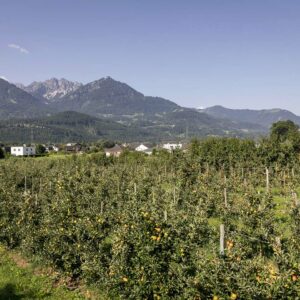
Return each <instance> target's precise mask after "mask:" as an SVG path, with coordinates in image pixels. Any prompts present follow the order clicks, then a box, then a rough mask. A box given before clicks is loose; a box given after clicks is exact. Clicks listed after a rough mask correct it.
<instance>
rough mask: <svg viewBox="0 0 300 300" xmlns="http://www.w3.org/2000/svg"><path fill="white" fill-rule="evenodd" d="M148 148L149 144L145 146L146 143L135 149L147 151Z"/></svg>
mask: <svg viewBox="0 0 300 300" xmlns="http://www.w3.org/2000/svg"><path fill="white" fill-rule="evenodd" d="M148 149H149V148H148V147H147V146H145V145H144V144H141V145H139V146H137V147H136V148H135V151H140V152H145V151H146V150H148Z"/></svg>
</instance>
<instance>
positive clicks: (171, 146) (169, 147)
mask: <svg viewBox="0 0 300 300" xmlns="http://www.w3.org/2000/svg"><path fill="white" fill-rule="evenodd" d="M162 147H163V149H166V150H168V151H172V150H175V149H181V148H182V144H170V143H168V144H163V146H162Z"/></svg>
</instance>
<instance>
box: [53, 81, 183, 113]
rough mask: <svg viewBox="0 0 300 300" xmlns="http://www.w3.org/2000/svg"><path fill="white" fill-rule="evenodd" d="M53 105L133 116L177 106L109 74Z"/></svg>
mask: <svg viewBox="0 0 300 300" xmlns="http://www.w3.org/2000/svg"><path fill="white" fill-rule="evenodd" d="M52 107H53V108H55V109H57V110H59V111H64V110H73V111H78V112H82V113H86V114H90V115H92V116H96V117H107V116H111V117H117V118H119V117H120V116H121V117H122V116H123V117H125V118H126V117H128V118H131V117H134V116H135V115H137V114H140V115H142V116H143V115H144V116H145V115H149V114H152V115H153V114H155V113H160V114H161V113H166V112H170V111H172V110H174V109H176V108H179V107H180V106H179V105H177V104H176V103H174V102H172V101H169V100H166V99H163V98H159V97H148V96H144V95H143V94H142V93H140V92H138V91H136V90H135V89H133V88H132V87H130V86H129V85H127V84H125V83H123V82H120V81H116V80H114V79H112V78H111V77H105V78H101V79H99V80H96V81H93V82H91V83H88V84H85V85H83V86H81V87H79V88H78V89H76V90H75V91H73V92H70V93H68V94H67V95H65V96H64V97H62V98H60V99H59V100H58V101H56V102H55V103H53V105H52Z"/></svg>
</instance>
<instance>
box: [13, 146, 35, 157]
mask: <svg viewBox="0 0 300 300" xmlns="http://www.w3.org/2000/svg"><path fill="white" fill-rule="evenodd" d="M10 153H11V155H13V156H33V155H35V154H36V151H35V146H30V147H27V146H25V145H24V146H20V147H11V151H10Z"/></svg>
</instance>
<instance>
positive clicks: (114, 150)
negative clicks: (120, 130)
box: [104, 144, 123, 157]
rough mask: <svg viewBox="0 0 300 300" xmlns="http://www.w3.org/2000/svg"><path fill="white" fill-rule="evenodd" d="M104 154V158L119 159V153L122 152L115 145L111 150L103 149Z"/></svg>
mask: <svg viewBox="0 0 300 300" xmlns="http://www.w3.org/2000/svg"><path fill="white" fill-rule="evenodd" d="M104 152H105V155H106V157H110V156H115V157H119V156H120V155H121V153H122V152H123V149H122V147H121V146H120V145H118V144H116V145H115V146H114V147H112V148H105V149H104Z"/></svg>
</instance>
